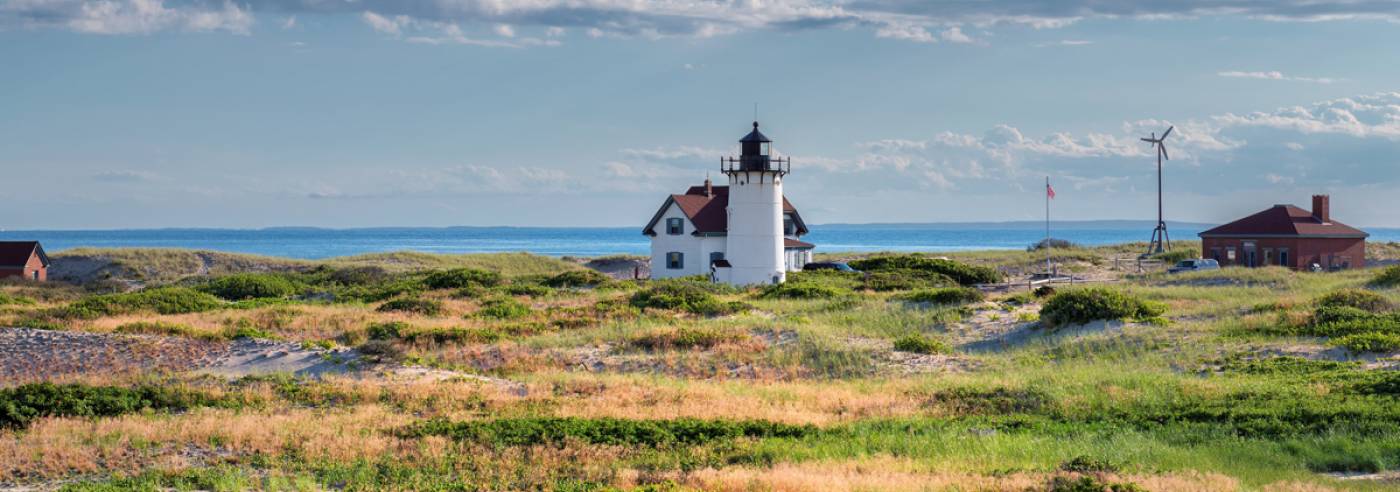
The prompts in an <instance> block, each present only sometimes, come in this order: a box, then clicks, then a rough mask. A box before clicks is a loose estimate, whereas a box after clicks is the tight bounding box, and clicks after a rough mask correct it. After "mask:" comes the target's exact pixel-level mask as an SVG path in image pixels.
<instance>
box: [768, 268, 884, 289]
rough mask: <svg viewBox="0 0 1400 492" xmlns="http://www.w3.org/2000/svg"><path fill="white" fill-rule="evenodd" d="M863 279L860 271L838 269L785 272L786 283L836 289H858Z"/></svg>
mask: <svg viewBox="0 0 1400 492" xmlns="http://www.w3.org/2000/svg"><path fill="white" fill-rule="evenodd" d="M864 281H865V276H864V275H863V274H861V273H857V272H843V271H840V270H805V271H800V272H788V274H787V283H790V284H812V285H823V286H827V287H834V288H838V289H852V290H853V289H859V288H860V287H861V284H862V283H864Z"/></svg>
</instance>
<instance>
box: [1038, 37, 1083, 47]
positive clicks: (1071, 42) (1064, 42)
mask: <svg viewBox="0 0 1400 492" xmlns="http://www.w3.org/2000/svg"><path fill="white" fill-rule="evenodd" d="M1091 44H1094V42H1093V41H1087V40H1083V39H1061V40H1059V41H1053V42H1047V43H1036V44H1035V45H1034V46H1035V47H1036V48H1049V47H1052V46H1088V45H1091Z"/></svg>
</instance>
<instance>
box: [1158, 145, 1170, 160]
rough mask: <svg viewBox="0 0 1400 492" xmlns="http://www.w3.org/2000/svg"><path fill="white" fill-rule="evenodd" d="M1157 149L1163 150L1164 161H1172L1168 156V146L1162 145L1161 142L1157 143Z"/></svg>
mask: <svg viewBox="0 0 1400 492" xmlns="http://www.w3.org/2000/svg"><path fill="white" fill-rule="evenodd" d="M1157 148H1158V149H1161V150H1162V158H1163V159H1166V160H1169V161H1170V160H1172V158H1171V156H1169V155H1167V146H1165V145H1162V143H1161V142H1157Z"/></svg>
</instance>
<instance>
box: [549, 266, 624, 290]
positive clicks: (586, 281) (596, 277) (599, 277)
mask: <svg viewBox="0 0 1400 492" xmlns="http://www.w3.org/2000/svg"><path fill="white" fill-rule="evenodd" d="M611 281H612V278H610V277H608V276H607V275H603V274H602V273H600V272H598V271H596V270H570V271H567V272H564V273H560V274H558V275H555V276H553V277H549V278H547V279H545V280H544V284H545V285H548V286H550V287H554V288H556V289H564V288H571V287H596V286H599V285H602V284H606V283H608V282H611Z"/></svg>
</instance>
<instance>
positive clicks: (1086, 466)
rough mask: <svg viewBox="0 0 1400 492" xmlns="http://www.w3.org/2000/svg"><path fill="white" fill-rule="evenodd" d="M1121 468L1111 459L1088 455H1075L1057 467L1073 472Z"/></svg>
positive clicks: (1116, 470) (1096, 471) (1116, 469)
mask: <svg viewBox="0 0 1400 492" xmlns="http://www.w3.org/2000/svg"><path fill="white" fill-rule="evenodd" d="M1121 468H1122V467H1120V466H1118V464H1117V463H1114V462H1112V461H1108V460H1104V459H1098V458H1091V457H1088V456H1075V457H1074V458H1073V459H1071V460H1069V461H1065V462H1063V463H1060V466H1059V467H1058V469H1059V470H1060V471H1066V472H1073V473H1117V472H1118V471H1119V470H1120V469H1121Z"/></svg>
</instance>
